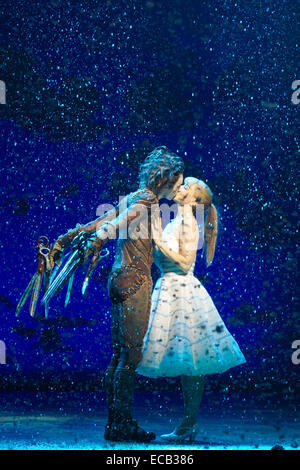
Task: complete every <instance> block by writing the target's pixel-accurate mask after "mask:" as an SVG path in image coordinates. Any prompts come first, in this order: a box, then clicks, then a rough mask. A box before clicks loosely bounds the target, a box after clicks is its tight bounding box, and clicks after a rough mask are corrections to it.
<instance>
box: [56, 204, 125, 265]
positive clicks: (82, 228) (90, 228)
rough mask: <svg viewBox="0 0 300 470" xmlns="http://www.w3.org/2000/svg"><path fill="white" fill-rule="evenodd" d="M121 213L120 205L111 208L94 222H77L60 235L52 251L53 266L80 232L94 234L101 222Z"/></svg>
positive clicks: (103, 222)
mask: <svg viewBox="0 0 300 470" xmlns="http://www.w3.org/2000/svg"><path fill="white" fill-rule="evenodd" d="M118 214H119V205H118V206H117V207H116V208H113V209H111V210H110V211H108V212H107V213H106V214H103V215H101V216H100V217H98V218H97V219H95V220H93V221H92V222H89V223H87V224H86V225H81V224H77V225H76V227H75V228H74V229H70V230H68V232H66V233H65V234H63V235H61V236H60V237H58V239H57V240H56V241H55V242H54V245H53V248H52V250H51V253H50V261H51V263H52V266H53V265H54V263H55V261H57V260H58V258H59V257H60V254H61V253H62V251H63V250H64V249H66V248H68V246H69V245H70V244H71V243H72V240H73V239H74V238H75V237H76V236H77V235H78V234H79V233H80V232H86V233H89V234H92V233H94V232H96V231H97V229H98V228H99V226H100V225H101V224H105V223H106V222H107V221H109V220H113V219H114V218H116V216H118Z"/></svg>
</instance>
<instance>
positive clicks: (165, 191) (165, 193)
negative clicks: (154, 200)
mask: <svg viewBox="0 0 300 470" xmlns="http://www.w3.org/2000/svg"><path fill="white" fill-rule="evenodd" d="M182 183H183V175H182V174H181V175H179V177H178V179H177V181H176V182H175V183H174V184H173V185H171V186H169V184H165V185H164V186H163V187H162V188H161V191H160V194H159V198H162V197H165V198H166V199H169V200H170V201H171V200H172V199H174V196H175V194H176V193H177V191H178V190H179V188H180V187H181V185H182Z"/></svg>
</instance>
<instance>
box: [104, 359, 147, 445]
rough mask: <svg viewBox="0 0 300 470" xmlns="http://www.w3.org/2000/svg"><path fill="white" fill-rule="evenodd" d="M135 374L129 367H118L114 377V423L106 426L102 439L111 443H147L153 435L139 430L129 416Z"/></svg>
mask: <svg viewBox="0 0 300 470" xmlns="http://www.w3.org/2000/svg"><path fill="white" fill-rule="evenodd" d="M135 375H136V372H135V370H134V369H133V368H131V367H129V366H124V367H120V366H119V367H118V368H117V370H116V372H115V375H114V397H115V399H114V403H113V419H114V423H113V424H112V425H110V426H107V427H106V429H105V434H104V437H105V439H107V440H111V441H137V442H149V441H152V440H153V439H155V434H154V433H151V432H147V431H144V430H143V429H142V428H140V427H139V426H138V424H137V422H136V421H135V420H133V419H132V416H131V405H132V398H133V393H134V387H135Z"/></svg>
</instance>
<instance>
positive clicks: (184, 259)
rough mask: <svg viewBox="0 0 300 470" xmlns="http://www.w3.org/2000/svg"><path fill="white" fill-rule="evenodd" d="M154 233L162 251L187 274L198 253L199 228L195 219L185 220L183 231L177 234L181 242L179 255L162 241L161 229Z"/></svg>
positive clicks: (157, 244)
mask: <svg viewBox="0 0 300 470" xmlns="http://www.w3.org/2000/svg"><path fill="white" fill-rule="evenodd" d="M154 232H155V236H154V240H155V243H156V246H157V247H158V248H159V249H160V251H161V252H162V253H163V254H164V255H165V256H167V257H168V258H169V259H171V260H172V261H173V262H174V263H175V264H177V265H178V267H179V268H180V269H181V270H182V271H184V272H185V273H187V272H188V270H189V269H190V267H191V266H192V264H193V262H194V260H195V256H196V251H197V244H198V226H197V222H196V221H195V219H193V218H189V219H184V221H183V223H182V226H181V229H180V230H179V232H178V234H177V238H178V242H179V252H178V253H177V252H176V251H174V250H172V249H171V248H169V247H168V245H167V244H166V243H165V242H163V241H162V239H161V230H160V228H159V227H158V230H156V229H154Z"/></svg>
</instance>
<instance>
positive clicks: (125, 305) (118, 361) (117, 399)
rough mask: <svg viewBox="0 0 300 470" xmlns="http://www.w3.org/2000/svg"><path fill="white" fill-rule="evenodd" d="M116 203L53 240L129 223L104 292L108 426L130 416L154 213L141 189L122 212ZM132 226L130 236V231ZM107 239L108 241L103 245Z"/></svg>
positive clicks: (61, 242)
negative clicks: (107, 304) (109, 351)
mask: <svg viewBox="0 0 300 470" xmlns="http://www.w3.org/2000/svg"><path fill="white" fill-rule="evenodd" d="M120 204H121V203H120ZM120 204H119V205H118V206H117V208H116V209H115V210H111V211H109V212H108V213H106V214H105V215H104V216H102V217H99V218H98V219H96V220H95V221H93V222H91V223H89V224H87V225H84V226H83V225H80V224H77V226H76V228H75V229H74V230H71V231H69V232H67V233H66V234H65V235H63V236H61V237H60V238H59V239H58V240H57V242H56V244H55V247H57V248H58V249H59V247H62V248H64V247H66V246H68V245H69V244H70V243H71V241H72V239H73V238H74V237H75V235H77V234H78V233H79V232H80V231H82V230H84V231H86V232H90V233H92V232H95V231H96V230H97V228H99V227H100V226H101V225H103V224H106V223H107V222H108V223H111V224H114V226H115V227H116V235H118V236H119V235H120V230H121V229H122V230H124V227H125V228H126V227H128V236H127V237H124V232H123V234H122V238H121V237H120V236H119V238H118V242H117V250H116V256H115V261H114V264H113V267H112V271H111V273H110V275H109V279H108V292H109V295H110V299H111V302H112V323H111V335H112V343H113V356H112V359H111V362H110V364H109V366H108V369H107V371H106V379H105V388H106V394H107V400H108V408H109V417H108V418H109V424H111V423H115V422H120V421H124V420H129V421H130V420H131V413H130V408H131V401H132V395H133V391H134V383H135V369H136V366H137V364H138V362H139V361H140V359H141V355H142V345H143V338H144V336H145V333H146V331H147V327H148V322H149V314H150V306H151V293H152V278H151V265H152V262H153V242H152V237H151V213H152V215H154V214H155V215H157V214H159V211H158V210H159V206H158V199H157V197H156V195H155V194H154V193H153V192H152V191H150V190H149V189H146V188H145V189H140V190H138V191H136V192H133V193H130V194H129V195H128V196H127V199H126V205H125V203H124V201H122V204H124V206H125V207H127V209H126V210H120ZM139 209H140V210H139ZM153 209H155V210H153ZM116 217H117V219H116ZM132 226H133V229H134V231H135V233H134V237H131V234H130V228H131V227H132ZM106 241H108V240H105V241H104V243H105V242H106Z"/></svg>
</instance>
